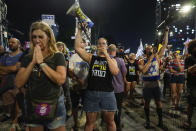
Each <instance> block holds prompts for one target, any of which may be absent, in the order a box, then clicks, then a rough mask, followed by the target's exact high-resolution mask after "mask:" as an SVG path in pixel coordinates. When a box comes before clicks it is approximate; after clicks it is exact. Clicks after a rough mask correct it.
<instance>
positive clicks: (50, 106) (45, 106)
mask: <svg viewBox="0 0 196 131" xmlns="http://www.w3.org/2000/svg"><path fill="white" fill-rule="evenodd" d="M28 93H31V91H29V92H28ZM60 95H61V90H60V91H59V94H58V97H55V98H52V99H50V98H47V99H35V98H33V97H32V96H31V95H30V94H28V95H27V97H26V100H27V101H26V102H27V112H26V115H25V121H26V122H27V123H30V124H48V123H50V122H52V121H53V120H54V119H55V117H56V115H57V110H58V99H59V96H60Z"/></svg>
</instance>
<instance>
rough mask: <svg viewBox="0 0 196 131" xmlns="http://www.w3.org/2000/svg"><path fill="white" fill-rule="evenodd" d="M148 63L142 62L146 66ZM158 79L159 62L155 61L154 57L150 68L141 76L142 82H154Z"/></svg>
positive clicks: (146, 60)
mask: <svg viewBox="0 0 196 131" xmlns="http://www.w3.org/2000/svg"><path fill="white" fill-rule="evenodd" d="M147 62H148V59H145V60H144V63H145V64H146V63H147ZM159 79H160V75H159V62H158V61H157V59H156V57H154V58H153V60H152V61H151V64H150V67H149V68H148V71H147V72H146V73H145V74H143V80H144V81H156V80H159Z"/></svg>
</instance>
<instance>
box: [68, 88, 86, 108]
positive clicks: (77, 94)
mask: <svg viewBox="0 0 196 131" xmlns="http://www.w3.org/2000/svg"><path fill="white" fill-rule="evenodd" d="M84 94H85V90H80V91H75V90H72V89H70V97H71V103H72V108H77V107H78V105H79V102H80V99H81V100H82V102H81V103H82V105H83V101H84Z"/></svg>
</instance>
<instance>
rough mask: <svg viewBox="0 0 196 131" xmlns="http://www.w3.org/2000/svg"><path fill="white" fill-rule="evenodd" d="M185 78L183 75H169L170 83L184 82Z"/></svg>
mask: <svg viewBox="0 0 196 131" xmlns="http://www.w3.org/2000/svg"><path fill="white" fill-rule="evenodd" d="M184 81H185V78H184V75H177V76H176V75H172V77H171V83H176V84H184Z"/></svg>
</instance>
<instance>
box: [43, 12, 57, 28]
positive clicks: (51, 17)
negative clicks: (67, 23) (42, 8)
mask: <svg viewBox="0 0 196 131" xmlns="http://www.w3.org/2000/svg"><path fill="white" fill-rule="evenodd" d="M42 21H43V22H46V23H47V24H48V25H50V26H52V25H55V16H54V15H45V14H43V15H42Z"/></svg>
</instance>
